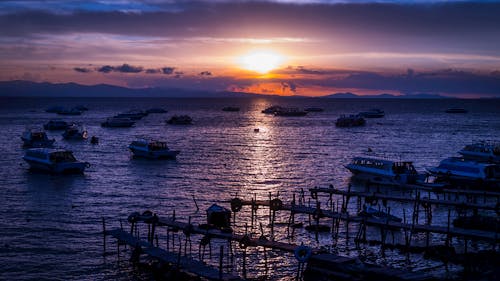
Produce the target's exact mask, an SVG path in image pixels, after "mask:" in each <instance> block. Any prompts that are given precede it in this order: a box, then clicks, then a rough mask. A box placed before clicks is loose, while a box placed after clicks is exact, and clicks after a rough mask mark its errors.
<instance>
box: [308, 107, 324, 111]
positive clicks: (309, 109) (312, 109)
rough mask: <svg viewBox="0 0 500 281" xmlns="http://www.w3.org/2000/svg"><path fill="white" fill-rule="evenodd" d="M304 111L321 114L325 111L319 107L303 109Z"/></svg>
mask: <svg viewBox="0 0 500 281" xmlns="http://www.w3.org/2000/svg"><path fill="white" fill-rule="evenodd" d="M304 111H307V112H323V111H325V110H324V109H323V108H321V107H308V108H306V109H304Z"/></svg>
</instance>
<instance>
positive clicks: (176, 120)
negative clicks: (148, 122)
mask: <svg viewBox="0 0 500 281" xmlns="http://www.w3.org/2000/svg"><path fill="white" fill-rule="evenodd" d="M166 122H167V124H171V125H191V124H193V119H192V118H191V117H190V116H189V115H174V116H172V117H171V118H170V119H169V120H167V121H166Z"/></svg>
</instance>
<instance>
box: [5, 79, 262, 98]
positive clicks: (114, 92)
mask: <svg viewBox="0 0 500 281" xmlns="http://www.w3.org/2000/svg"><path fill="white" fill-rule="evenodd" d="M0 96H8V97H172V98H174V97H175V98H194V97H197V98H199V97H205V98H224V97H253V96H254V95H253V94H248V93H237V92H210V91H197V90H187V89H166V88H141V89H132V88H125V87H119V86H113V85H106V84H99V85H91V86H87V85H80V84H76V83H61V84H53V83H47V82H43V83H37V82H30V81H20V80H16V81H0Z"/></svg>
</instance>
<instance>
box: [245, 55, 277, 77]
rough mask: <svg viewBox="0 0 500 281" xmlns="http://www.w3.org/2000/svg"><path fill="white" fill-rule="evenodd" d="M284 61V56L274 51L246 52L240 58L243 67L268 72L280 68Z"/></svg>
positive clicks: (263, 72)
mask: <svg viewBox="0 0 500 281" xmlns="http://www.w3.org/2000/svg"><path fill="white" fill-rule="evenodd" d="M283 61H284V57H283V56H282V55H280V54H278V53H275V52H273V51H255V52H251V53H249V54H246V55H244V56H242V57H240V59H239V64H240V65H241V67H242V68H243V69H246V70H251V71H255V72H258V73H262V74H266V73H268V72H269V71H271V70H273V69H276V68H278V67H279V66H280V65H281V64H282V63H283Z"/></svg>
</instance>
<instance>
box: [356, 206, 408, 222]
mask: <svg viewBox="0 0 500 281" xmlns="http://www.w3.org/2000/svg"><path fill="white" fill-rule="evenodd" d="M358 215H359V216H366V217H370V218H374V219H377V220H383V221H393V222H402V221H403V220H402V219H401V218H399V217H396V216H394V215H391V214H388V213H386V212H383V211H381V210H377V209H375V208H373V207H372V206H369V205H367V204H364V205H363V210H362V211H361V212H360V213H359V214H358Z"/></svg>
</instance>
